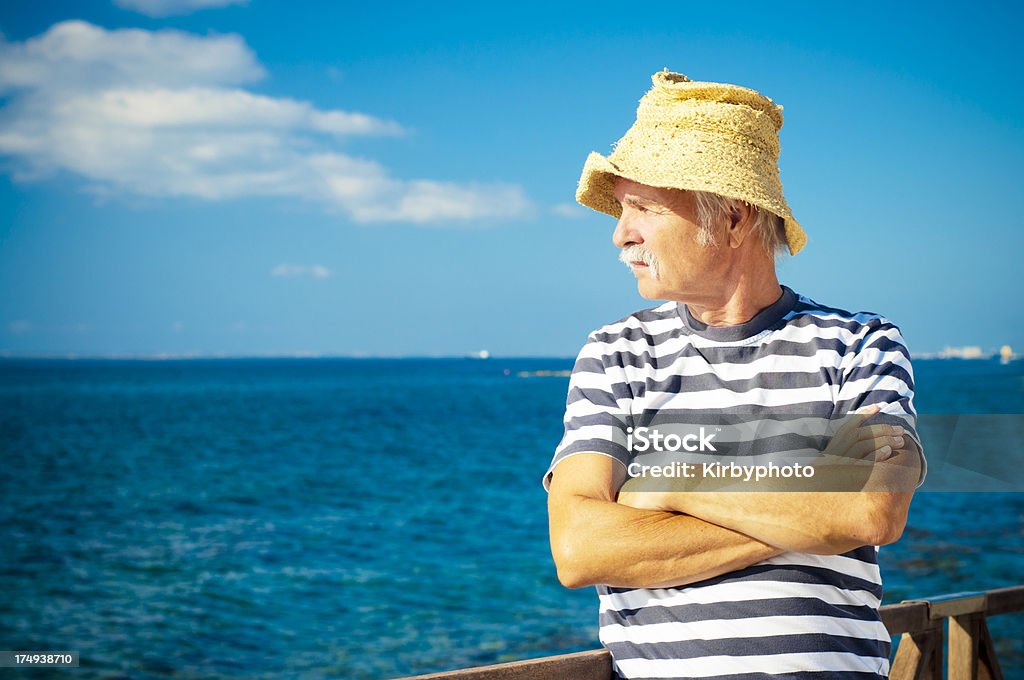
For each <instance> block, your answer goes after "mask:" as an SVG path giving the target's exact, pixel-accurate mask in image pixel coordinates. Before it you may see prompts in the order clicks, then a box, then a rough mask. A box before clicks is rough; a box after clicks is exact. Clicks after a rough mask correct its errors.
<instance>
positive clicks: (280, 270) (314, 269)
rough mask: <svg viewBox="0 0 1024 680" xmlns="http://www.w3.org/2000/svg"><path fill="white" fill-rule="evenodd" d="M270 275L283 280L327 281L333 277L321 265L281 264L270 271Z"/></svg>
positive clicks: (329, 271)
mask: <svg viewBox="0 0 1024 680" xmlns="http://www.w3.org/2000/svg"><path fill="white" fill-rule="evenodd" d="M270 275H271V276H277V277H283V278H298V277H302V276H309V277H312V278H314V279H327V278H330V277H331V276H332V275H333V272H332V271H331V270H330V269H328V268H327V267H325V266H323V265H322V264H312V265H304V264H289V263H287V262H282V263H281V264H279V265H277V266H276V267H274V268H273V269H271V270H270Z"/></svg>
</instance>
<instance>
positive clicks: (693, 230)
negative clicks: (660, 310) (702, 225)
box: [612, 178, 782, 326]
mask: <svg viewBox="0 0 1024 680" xmlns="http://www.w3.org/2000/svg"><path fill="white" fill-rule="evenodd" d="M614 195H615V198H616V200H617V201H618V202H619V203H620V204H621V205H622V217H620V218H619V222H618V224H617V225H616V226H615V232H614V233H613V235H612V240H613V242H614V243H615V245H616V247H618V248H620V249H621V248H626V247H628V246H631V245H637V244H640V245H644V246H646V247H647V248H648V249H650V251H651V252H652V254H653V255H654V256H655V257H656V258H657V260H658V276H657V278H655V277H654V276H652V274H651V271H650V268H649V267H647V266H645V265H644V264H643V263H642V262H639V261H634V262H633V263H631V267H632V269H633V273H634V274H636V278H637V288H638V289H639V292H640V295H642V296H643V297H645V298H647V299H650V300H673V301H676V302H685V303H686V305H687V306H688V307H689V309H690V313H691V314H693V316H694V317H695V318H697V319H699V320H700V321H702V322H704V323H706V324H708V325H710V326H734V325H738V324H741V323H744V322H746V321H749V320H750V319H751V318H753V317H754V315H755V314H757V313H758V312H759V311H760V310H762V309H764V308H765V307H767V306H769V305H771V304H772V303H773V302H775V301H776V300H778V299H779V297H780V296H781V295H782V288H781V287H780V286H779V281H778V278H777V277H776V276H775V266H774V263H773V262H772V258H771V256H770V255H769V254H768V253H767V252H766V251H765V250H764V248H763V247H762V245H761V243H760V241H759V240H758V239H757V238H754V237H752V236H750V233H751V228H752V227H753V220H754V213H753V211H752V210H751V208H750V207H749V206H747V205H745V204H743V205H741V207H740V209H739V210H738V211H737V212H736V213H734V214H733V215H731V216H729V218H728V219H727V221H724V222H722V223H720V224H716V225H715V230H714V234H715V239H716V245H708V246H703V245H700V244H699V243H698V241H697V233H698V229H699V228H698V226H697V212H696V204H695V201H694V198H693V194H691V193H690V192H687V191H682V190H679V189H660V188H656V187H650V186H646V185H644V184H638V183H637V182H633V181H631V180H628V179H623V178H618V179H617V180H616V182H615V194H614Z"/></svg>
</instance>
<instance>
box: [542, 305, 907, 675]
mask: <svg viewBox="0 0 1024 680" xmlns="http://www.w3.org/2000/svg"><path fill="white" fill-rule="evenodd" d="M782 289H783V294H782V296H781V297H780V298H779V299H778V300H777V301H776V302H775V303H774V304H772V305H770V306H769V307H767V308H765V309H763V310H761V311H760V312H759V313H758V314H757V315H756V316H755V317H754V318H753V319H751V320H750V321H748V322H746V323H743V324H740V325H737V326H707V325H705V324H703V323H701V322H699V321H697V320H696V319H694V318H693V316H692V315H691V314H690V312H689V310H688V309H687V308H686V306H685V305H683V304H679V303H675V302H670V303H666V304H663V305H661V306H659V307H656V308H653V309H649V310H644V311H641V312H637V313H635V314H632V315H630V316H628V317H626V318H624V319H621V320H619V321H617V322H615V323H612V324H609V325H607V326H604V327H603V328H600V329H598V330H597V331H595V332H594V333H592V334H591V335H590V338H589V340H588V342H587V344H586V345H585V346H584V347H583V349H582V350H581V352H580V354H579V357H578V358H577V360H576V364H575V367H574V369H573V373H572V377H571V379H570V384H569V394H568V398H567V403H566V413H565V434H564V436H563V438H562V441H561V443H560V444H559V446H558V448H557V450H556V453H555V456H554V459H553V460H552V462H551V466H550V467H549V468H548V471H547V473H546V474H545V476H544V486H545V488H547V486H548V483H549V481H550V478H551V474H552V471H553V470H554V468H555V466H556V465H558V463H560V462H561V461H562V460H564V459H565V458H567V457H568V456H571V455H573V454H576V453H599V454H604V455H608V456H611V457H612V458H614V459H615V460H617V461H619V462H620V463H622V464H623V465H624V466H625V465H628V463H629V461H630V457H629V453H628V452H627V450H626V449H625V447H624V446H623V445H622V443H621V441H617V440H615V438H612V437H609V436H608V434H607V433H608V425H609V418H613V417H614V418H621V417H622V415H623V414H625V415H626V416H627V417H628V416H633V415H637V414H645V413H651V412H657V411H661V410H665V409H671V410H674V411H680V412H687V411H691V412H694V413H697V412H700V413H723V414H732V413H735V414H745V415H749V414H768V415H771V416H775V415H786V414H806V415H811V416H816V417H823V418H830V417H835V416H836V415H838V414H846V413H852V412H854V411H855V410H857V409H859V408H861V407H863V406H868V405H871V404H876V403H878V404H881V405H883V409H882V412H883V413H887V414H892V415H894V416H909V418H910V420H909V422H907V421H906V420H904V422H903V423H901V424H904V426H905V427H907V428H908V434H909V436H911V437H912V438H913V439H914V440H915V442H916V443H917V445H918V447H919V449H921V450H923V448H922V447H921V442H920V439H919V437H918V436H917V433H916V431H915V430H914V428H913V425H912V422H913V418H914V417H915V416H916V413H915V411H914V406H913V396H914V380H913V371H912V368H911V363H910V354H909V352H908V351H907V348H906V345H905V343H904V341H903V338H902V336H901V335H900V331H899V329H898V328H897V327H896V326H895V325H893V324H892V323H891V322H890V321H888V320H887V319H886V318H885V317H883V316H880V315H878V314H873V313H869V312H857V313H850V312H847V311H844V310H841V309H835V308H830V307H825V306H822V305H819V304H817V303H816V302H814V301H813V300H811V299H809V298H807V297H805V296H803V295H799V294H797V293H794V292H793V291H792V290H791V289H790V288H788V287H786V286H783V287H782ZM923 477H924V472H923V471H922V480H923ZM877 551H878V548H877V547H875V546H863V547H860V548H857V549H855V550H851V551H850V552H847V553H845V554H843V555H811V554H804V553H794V552H788V553H783V554H781V555H777V556H775V557H772V558H770V559H767V560H764V561H762V562H759V563H757V564H754V565H751V566H749V567H746V568H744V569H740V570H737V571H734V572H731V573H728V574H723V575H721V576H718V577H715V578H711V579H708V580H705V581H701V582H699V583H694V584H691V585H688V586H683V587H678V588H613V587H609V586H598V587H597V591H598V595H599V598H600V638H601V642H602V644H604V646H605V647H607V648H608V650H609V651H610V652H611V654H612V659H613V665H614V668H615V671H616V673H617V674H618V675H619V676H620V677H623V678H707V677H715V678H729V679H730V680H755V679H760V680H766V679H768V678H771V679H773V680H779V679H781V678H801V679H807V680H810V679H815V680H822V679H823V678H829V679H839V678H843V679H846V678H849V679H853V678H858V679H870V680H877V679H879V678H886V677H888V673H889V651H890V638H889V634H888V632H887V631H886V629H885V626H884V625H883V624H882V622H881V619H880V618H879V614H878V607H879V604H880V602H881V597H882V581H881V576H880V574H879V570H878V564H877V560H876V555H877Z"/></svg>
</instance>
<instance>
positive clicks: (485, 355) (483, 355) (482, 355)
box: [469, 349, 491, 359]
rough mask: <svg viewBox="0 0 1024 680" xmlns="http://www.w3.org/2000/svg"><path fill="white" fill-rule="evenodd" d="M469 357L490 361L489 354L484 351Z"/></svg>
mask: <svg viewBox="0 0 1024 680" xmlns="http://www.w3.org/2000/svg"><path fill="white" fill-rule="evenodd" d="M469 356H470V357H472V358H473V359H490V358H491V353H490V352H488V351H487V350H485V349H482V350H480V351H479V352H473V353H472V354H470V355H469Z"/></svg>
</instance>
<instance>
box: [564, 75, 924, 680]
mask: <svg viewBox="0 0 1024 680" xmlns="http://www.w3.org/2000/svg"><path fill="white" fill-rule="evenodd" d="M653 82H654V87H653V89H652V90H651V91H650V92H648V94H647V95H646V96H644V98H643V99H642V100H641V102H640V107H639V109H638V113H637V120H636V122H635V124H634V125H633V127H632V128H630V130H629V131H628V132H627V133H626V135H625V136H624V137H623V138H622V139H621V140H620V141H619V142H618V143H617V145H616V146H615V151H614V153H612V154H611V155H610V156H609V157H607V158H605V157H603V156H601V155H599V154H596V153H592V154H591V155H590V157H589V158H588V159H587V162H586V164H585V167H584V170H583V176H582V178H581V180H580V184H579V189H578V191H577V200H578V201H579V202H580V203H582V204H583V205H586V206H588V207H591V208H593V209H595V210H598V211H601V212H604V213H607V214H609V215H612V216H613V217H616V218H618V224H617V225H616V227H615V231H614V234H613V241H614V243H615V245H616V246H617V247H618V248H619V249H620V251H621V259H622V260H623V261H624V262H625V263H626V264H627V265H628V266H629V267H631V268H632V270H633V272H634V274H635V275H636V278H637V285H638V287H639V291H640V294H641V295H642V296H644V297H645V298H649V299H656V300H667V301H668V302H667V303H665V304H662V305H660V306H657V307H654V308H651V309H647V310H644V311H640V312H637V313H635V314H632V315H630V316H628V317H626V318H624V319H621V320H619V321H616V322H614V323H611V324H609V325H607V326H604V327H602V328H600V329H598V330H597V331H595V332H593V333H592V334H591V335H590V337H589V340H588V342H587V344H586V345H585V346H584V347H583V349H582V351H581V352H580V354H579V357H578V359H577V361H576V364H575V367H574V369H573V374H572V377H571V379H570V386H569V395H568V399H567V406H566V414H565V434H564V437H563V438H562V441H561V443H560V444H559V446H558V448H557V450H556V453H555V456H554V459H553V461H552V462H551V466H550V468H549V469H548V472H547V474H546V475H545V477H544V485H545V488H547V489H548V491H549V497H548V513H549V519H550V534H551V550H552V554H553V556H554V560H555V564H556V566H557V569H558V577H559V580H560V581H561V582H562V583H563V584H564V585H566V586H568V587H570V588H578V587H582V586H588V585H595V586H596V587H597V591H598V595H599V599H600V638H601V641H602V643H603V644H604V646H605V647H607V648H608V650H609V651H610V652H611V655H612V660H613V668H614V670H615V672H616V674H617V675H618V677H623V678H696V677H715V678H721V677H728V678H736V679H739V678H769V677H770V678H884V677H887V676H888V672H889V651H890V641H889V635H888V633H887V632H886V629H885V627H884V626H883V625H882V623H881V620H880V618H879V614H878V606H879V604H880V599H881V595H882V584H881V578H880V576H879V570H878V566H877V562H876V553H877V550H878V548H877V546H879V545H883V544H886V543H891V542H893V541H895V540H896V539H897V538H899V536H900V534H901V532H902V530H903V526H904V523H905V521H906V516H907V509H908V505H909V503H910V498H911V496H912V494H913V491H914V489H915V488H916V486H918V485H920V482H921V481H922V480H923V478H924V458H923V456H922V455H921V446H920V441H919V439H918V438H917V434H916V432H915V430H914V428H913V424H912V423H913V416H914V415H915V413H914V407H913V403H912V399H913V390H914V383H913V374H912V369H911V364H910V355H909V352H908V351H907V349H906V346H905V344H904V341H903V338H902V336H901V335H900V331H899V329H898V328H897V327H896V326H895V325H893V324H892V323H891V322H890V321H889V320H888V319H886V318H885V317H883V316H880V315H878V314H873V313H869V312H857V313H850V312H847V311H844V310H841V309H836V308H832V307H826V306H823V305H820V304H818V303H817V302H815V301H813V300H811V299H809V298H807V297H805V296H804V295H801V294H799V293H797V292H795V291H793V290H792V289H790V288H788V287H787V286H784V285H780V284H779V281H778V279H777V277H776V272H775V266H774V262H775V255H776V252H777V251H779V250H782V249H784V248H787V247H788V250H789V252H790V253H791V254H794V255H795V254H796V253H797V252H798V251H799V250H800V249H801V248H802V247H803V246H804V244H805V243H806V235H805V233H804V231H803V229H802V228H801V227H800V225H799V224H798V223H797V221H796V220H795V219H794V218H793V215H792V213H791V212H790V209H789V207H788V205H787V203H786V201H785V199H784V197H783V194H782V184H781V182H780V179H779V172H778V166H777V161H778V155H779V141H778V131H779V129H780V128H781V126H782V114H781V107H780V106H777V105H776V104H774V103H773V102H772V101H771V100H770V99H768V98H767V97H765V96H763V95H761V94H759V93H758V92H755V91H753V90H750V89H747V88H743V87H738V86H735V85H728V84H721V83H707V82H694V81H690V80H689V79H688V78H686V76H683V75H681V74H677V73H669V72H668V71H667V70H666V71H665V72H662V73H657V74H655V75H654V76H653ZM667 410H671V411H672V412H674V413H692V414H702V415H707V414H726V415H728V414H739V415H740V416H741V417H746V416H751V417H763V416H778V415H783V416H784V415H786V414H807V415H811V416H815V417H819V418H824V419H826V420H829V419H834V418H837V417H840V416H847V415H848V414H857V415H854V416H853V417H852V418H848V419H847V421H846V423H845V424H844V425H843V426H842V427H841V428H840V429H839V431H838V432H835V433H834V436H832V437H831V439H828V438H826V439H823V440H822V441H827V442H828V444H827V447H825V448H824V450H823V451H822V450H820V449H817V450H815V451H814V456H815V457H816V458H815V461H814V463H815V469H816V470H818V471H819V473H818V474H817V479H818V480H819V482H820V481H821V480H824V479H833V480H839V479H849V474H850V473H849V470H850V469H855V470H863V471H864V475H863V476H862V477H861V478H859V479H860V480H861V481H862V482H863V484H861V483H860V482H858V484H856V485H855V486H856V487H857V488H861V489H863V490H862V491H860V492H853V491H851V490H850V489H848V488H845V487H843V486H842V485H841V484H840V483H838V482H837V483H834V484H831V485H829V484H825V485H821V484H819V485H818V486H805V487H801V486H799V484H800V483H801V482H799V481H797V480H793V483H792V484H791V485H790V486H788V487H785V488H773V489H772V490H771V491H768V490H765V491H760V490H759V491H757V492H753V493H750V492H747V493H728V492H725V491H721V490H720V489H719V490H716V489H714V488H712V489H711V490H707V488H706V487H705V489H704V490H700V489H697V488H688V487H685V486H682V487H673V488H667V489H666V488H662V489H660V490H659V491H644V490H642V489H639V488H637V489H634V488H632V487H631V486H629V485H628V484H631V483H632V482H633V481H634V480H632V479H631V475H632V473H628V472H627V471H628V470H629V469H631V468H630V463H631V461H632V460H633V456H634V454H633V452H632V451H630V450H629V449H628V448H627V447H626V446H624V445H623V443H622V440H621V438H619V437H616V436H613V435H611V434H609V432H610V431H611V430H613V429H614V428H615V427H616V426H615V425H614V423H619V427H621V425H622V423H624V422H635V420H634V419H635V418H637V417H638V416H640V415H644V414H650V413H657V412H660V411H667ZM875 414H878V415H875ZM884 414H888V415H890V416H892V418H889V419H885V418H883V415H884ZM901 419H902V422H903V423H904V425H903V426H902V427H901V426H900V425H898V424H893V422H901ZM712 448H713V447H712ZM719 454H721V452H719ZM719 454H715V455H719ZM720 460H725V456H724V455H721V457H720ZM847 464H848V465H847ZM830 465H832V466H833V467H834V468H835V469H837V470H841V471H842V472H840V474H839V476H838V477H831V478H829V477H828V475H829V471H830V470H831V469H833V468H830V467H829V466H830ZM844 466H845V467H844ZM844 475H845V476H844ZM627 480H629V481H628V483H627V486H626V487H625V488H623V483H624V481H627Z"/></svg>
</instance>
